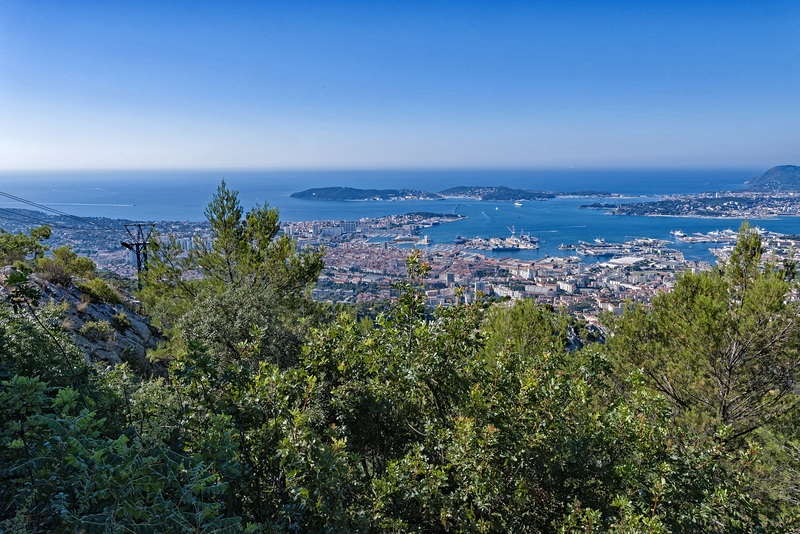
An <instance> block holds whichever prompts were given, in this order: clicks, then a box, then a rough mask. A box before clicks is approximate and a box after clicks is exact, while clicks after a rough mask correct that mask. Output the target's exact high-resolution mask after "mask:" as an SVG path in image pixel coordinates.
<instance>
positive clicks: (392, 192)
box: [290, 185, 619, 202]
mask: <svg viewBox="0 0 800 534" xmlns="http://www.w3.org/2000/svg"><path fill="white" fill-rule="evenodd" d="M290 196H291V197H292V198H300V199H304V200H361V201H364V200H441V199H443V198H464V199H470V200H488V201H501V202H502V201H508V202H519V201H522V200H547V199H551V198H556V197H612V196H619V195H616V194H612V193H608V192H605V191H572V192H564V193H554V192H551V191H537V190H533V189H521V188H515V187H506V186H463V185H462V186H458V187H451V188H449V189H445V190H443V191H439V192H438V193H431V192H428V191H419V190H416V189H358V188H355V187H317V188H313V189H306V190H305V191H299V192H297V193H292V194H291V195H290Z"/></svg>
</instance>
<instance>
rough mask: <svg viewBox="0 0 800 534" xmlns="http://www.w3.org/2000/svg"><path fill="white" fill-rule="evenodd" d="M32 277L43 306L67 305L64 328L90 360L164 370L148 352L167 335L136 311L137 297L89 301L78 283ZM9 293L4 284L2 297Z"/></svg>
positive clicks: (0, 275)
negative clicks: (162, 333) (62, 282)
mask: <svg viewBox="0 0 800 534" xmlns="http://www.w3.org/2000/svg"><path fill="white" fill-rule="evenodd" d="M8 269H9V268H5V269H3V270H2V271H0V279H2V280H4V279H5V276H4V275H7V274H8V273H7V270H8ZM29 279H30V281H31V283H32V284H33V285H35V286H36V287H37V289H38V290H39V292H40V293H41V295H42V297H41V300H40V305H41V304H45V303H47V302H53V303H55V304H62V303H65V304H66V310H65V313H64V327H65V328H67V329H68V330H71V331H72V332H74V334H75V342H76V344H77V345H78V346H79V347H81V348H82V349H83V350H84V352H85V353H86V357H87V359H88V360H89V361H91V362H94V363H101V364H107V365H114V364H120V363H123V362H128V364H129V365H130V366H131V367H132V368H133V369H134V370H135V371H137V372H139V373H142V374H145V375H150V374H153V373H158V372H159V371H160V369H158V368H157V367H158V366H156V365H154V364H152V363H151V362H150V361H149V360H148V359H147V351H148V350H149V349H156V348H157V347H158V345H159V343H161V342H163V341H164V340H165V338H164V337H163V336H162V335H161V332H160V331H159V330H158V329H157V328H155V327H154V326H152V325H151V324H150V321H149V319H147V318H146V317H143V316H141V315H139V314H138V313H136V311H135V310H137V309H138V307H139V306H138V302H137V301H136V300H135V299H133V297H131V296H125V295H123V299H124V301H123V303H122V304H109V303H106V302H89V301H88V299H87V298H86V297H85V296H84V295H83V294H82V293H81V291H80V289H78V288H77V287H76V286H75V285H74V284H73V285H70V286H69V287H62V286H59V285H56V284H53V283H50V282H48V281H46V280H44V279H43V278H42V277H40V276H38V275H36V274H32V275H30V277H29ZM7 294H8V290H7V289H6V288H5V287H4V286H0V298H2V296H3V295H7Z"/></svg>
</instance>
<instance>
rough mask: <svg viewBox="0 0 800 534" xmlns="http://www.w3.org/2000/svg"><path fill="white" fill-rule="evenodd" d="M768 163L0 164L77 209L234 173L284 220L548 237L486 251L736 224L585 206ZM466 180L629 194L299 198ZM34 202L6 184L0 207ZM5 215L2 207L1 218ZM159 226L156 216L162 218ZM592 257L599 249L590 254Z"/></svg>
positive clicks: (137, 202) (146, 213)
mask: <svg viewBox="0 0 800 534" xmlns="http://www.w3.org/2000/svg"><path fill="white" fill-rule="evenodd" d="M764 170H765V169H711V170H709V169H701V170H628V169H626V170H583V169H580V170H579V169H560V170H547V169H533V170H491V169H487V170H474V169H469V170H458V169H452V170H329V171H322V170H313V171H295V170H286V171H281V170H248V171H241V170H235V171H225V170H214V171H208V170H206V171H174V170H164V171H63V172H57V171H48V172H4V173H0V192H2V193H7V194H10V195H13V196H15V197H18V198H21V199H24V200H27V201H30V202H34V203H36V204H42V205H45V206H48V207H51V208H54V209H57V210H59V211H62V212H65V213H69V214H72V215H76V216H79V217H110V218H118V219H129V220H134V221H156V222H162V221H202V220H204V219H205V216H204V209H205V207H206V205H207V204H208V202H209V200H211V198H212V196H213V195H214V193H215V191H216V189H217V187H219V185H220V184H221V182H222V181H223V180H224V181H225V183H226V185H227V187H228V188H229V189H233V190H236V191H238V192H239V199H240V201H241V203H242V205H243V207H245V208H246V209H249V208H250V207H252V206H254V205H256V204H259V205H264V204H268V205H269V206H272V207H277V208H278V209H279V211H280V217H281V220H283V221H310V220H358V219H361V218H365V217H381V216H385V215H397V214H403V213H409V212H420V211H425V212H434V213H458V214H461V215H466V216H467V218H466V219H462V220H459V221H456V222H451V223H447V224H442V225H439V226H436V227H433V228H430V229H427V230H426V233H427V234H428V235H429V236H430V238H431V241H432V243H433V245H432V246H436V245H437V244H447V243H453V241H454V240H455V238H456V237H457V236H462V237H467V238H470V237H476V236H481V237H504V236H508V235H511V233H512V232H513V233H516V234H519V233H521V232H522V233H524V234H526V235H532V236H536V237H538V238H539V239H540V248H539V249H537V250H521V251H517V252H497V253H488V254H489V255H495V256H498V257H503V256H512V257H518V258H521V259H539V258H543V257H545V256H563V255H567V254H574V252H570V251H563V250H559V249H558V246H559V245H560V244H562V243H564V244H577V243H578V241H579V240H580V241H592V240H594V239H601V238H602V239H605V240H606V241H608V242H620V241H624V240H626V239H631V238H635V237H651V238H658V239H667V240H673V241H674V239H673V237H672V235H671V234H670V231H671V230H682V231H683V232H686V233H687V234H691V233H694V232H703V233H705V232H709V231H712V230H724V229H733V230H736V229H737V228H738V227H739V226H740V225H741V223H742V221H741V220H733V219H707V218H687V217H642V216H620V215H609V214H607V213H606V211H605V210H595V209H581V208H579V206H580V205H582V204H589V203H593V202H610V203H619V202H642V201H646V200H657V199H659V198H661V197H662V196H663V195H669V194H676V193H701V192H705V191H730V190H737V189H743V188H745V187H746V182H747V181H748V180H750V179H752V178H754V177H755V176H757V175H759V174H761V173H762V172H764ZM459 185H466V186H508V187H520V188H526V189H535V190H542V191H553V192H574V191H588V190H591V191H604V192H609V193H616V194H621V195H625V196H626V198H623V199H620V198H608V199H606V198H602V197H601V198H555V199H550V200H544V201H525V202H522V206H519V207H517V206H515V204H514V203H513V202H482V201H473V200H458V199H446V200H418V201H356V202H343V201H342V202H339V201H320V200H302V199H296V198H291V196H290V195H291V194H292V193H294V192H297V191H302V190H305V189H309V188H312V187H328V186H348V187H356V188H364V189H367V188H369V189H399V188H406V189H421V190H425V191H432V192H438V191H441V190H443V189H446V188H449V187H454V186H459ZM8 208H29V209H35V208H34V207H32V206H30V205H28V204H23V203H21V202H20V201H17V200H13V199H10V198H8V197H6V196H2V197H0V209H8ZM751 223H753V224H756V225H758V226H760V227H762V228H764V229H766V230H771V231H775V232H781V233H788V234H800V217H783V218H774V219H763V220H758V221H751ZM0 226H2V219H0ZM156 226H158V224H157V225H156ZM675 248H677V249H679V250H681V251H682V252H683V253H684V256H685V258H686V259H694V260H707V261H712V262H713V259H714V256H713V254H712V252H711V251H710V249H709V245H708V244H687V243H681V242H678V241H675ZM589 261H591V258H590V259H589Z"/></svg>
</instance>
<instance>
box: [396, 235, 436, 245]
mask: <svg viewBox="0 0 800 534" xmlns="http://www.w3.org/2000/svg"><path fill="white" fill-rule="evenodd" d="M392 243H414V244H416V245H430V244H431V243H432V241H431V238H430V237H429V236H427V235H425V236H422V237H420V236H418V235H399V236H397V237H395V238H394V239H392Z"/></svg>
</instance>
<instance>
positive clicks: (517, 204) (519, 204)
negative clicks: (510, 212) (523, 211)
mask: <svg viewBox="0 0 800 534" xmlns="http://www.w3.org/2000/svg"><path fill="white" fill-rule="evenodd" d="M514 205H515V206H516V207H518V208H521V207H522V202H514Z"/></svg>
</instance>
